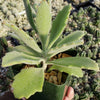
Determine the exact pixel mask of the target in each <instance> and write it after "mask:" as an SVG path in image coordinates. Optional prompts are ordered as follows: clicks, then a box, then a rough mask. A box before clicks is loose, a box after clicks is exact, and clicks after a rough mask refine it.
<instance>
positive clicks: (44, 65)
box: [43, 61, 47, 71]
mask: <svg viewBox="0 0 100 100" xmlns="http://www.w3.org/2000/svg"><path fill="white" fill-rule="evenodd" d="M46 68H47V64H46V63H45V61H43V69H44V71H45V70H46Z"/></svg>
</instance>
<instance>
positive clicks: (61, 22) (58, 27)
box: [48, 5, 71, 48]
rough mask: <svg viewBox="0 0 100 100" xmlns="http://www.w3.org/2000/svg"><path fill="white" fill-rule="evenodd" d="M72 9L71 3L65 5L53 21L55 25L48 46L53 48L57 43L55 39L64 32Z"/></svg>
mask: <svg viewBox="0 0 100 100" xmlns="http://www.w3.org/2000/svg"><path fill="white" fill-rule="evenodd" d="M70 10H71V5H68V6H65V7H64V8H63V9H62V10H61V11H60V12H59V13H58V15H57V16H56V19H55V20H54V21H53V25H52V28H51V32H50V37H49V46H48V48H51V47H52V45H53V44H54V43H55V41H56V40H57V39H58V38H59V36H60V35H61V33H62V32H63V30H64V28H65V26H66V23H67V20H68V17H69V14H70Z"/></svg>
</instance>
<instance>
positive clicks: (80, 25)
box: [66, 6, 100, 59]
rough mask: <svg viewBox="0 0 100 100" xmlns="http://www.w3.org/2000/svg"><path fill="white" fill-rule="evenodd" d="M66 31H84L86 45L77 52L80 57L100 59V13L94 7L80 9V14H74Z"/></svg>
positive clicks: (78, 48) (77, 49)
mask: <svg viewBox="0 0 100 100" xmlns="http://www.w3.org/2000/svg"><path fill="white" fill-rule="evenodd" d="M68 23H69V24H68V25H69V26H68V28H66V31H69V33H70V32H71V31H72V30H77V29H78V30H84V31H86V32H87V34H86V35H85V36H84V41H85V42H84V45H82V46H80V47H77V48H76V49H75V50H76V51H77V52H78V54H77V55H78V56H85V57H90V58H93V59H97V58H98V57H99V53H100V51H99V47H100V46H99V43H100V11H98V10H97V9H96V8H94V7H91V6H90V7H87V8H85V9H83V8H80V9H79V11H78V12H74V13H73V14H72V15H71V17H70V21H69V22H68Z"/></svg>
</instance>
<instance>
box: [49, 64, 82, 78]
mask: <svg viewBox="0 0 100 100" xmlns="http://www.w3.org/2000/svg"><path fill="white" fill-rule="evenodd" d="M51 70H59V71H60V72H65V73H68V74H69V75H73V76H76V77H83V72H82V70H81V68H78V67H68V66H55V65H54V66H51V67H50V69H49V70H48V71H51Z"/></svg>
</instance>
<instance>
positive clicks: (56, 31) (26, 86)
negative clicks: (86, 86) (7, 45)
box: [2, 0, 99, 99]
mask: <svg viewBox="0 0 100 100" xmlns="http://www.w3.org/2000/svg"><path fill="white" fill-rule="evenodd" d="M24 4H25V7H26V13H27V17H28V20H29V23H30V25H31V26H32V28H33V29H34V30H35V31H36V33H37V34H38V36H39V39H40V40H41V44H42V48H40V46H39V45H38V44H37V43H36V41H35V40H34V38H32V37H30V36H29V35H28V34H27V33H25V32H24V31H23V30H21V29H19V28H18V27H16V26H15V25H12V24H10V23H9V24H8V23H7V24H6V25H7V26H8V27H10V28H11V29H12V30H13V32H14V34H15V36H16V37H17V38H18V39H19V41H21V45H19V46H16V47H14V48H13V50H12V51H11V52H8V53H7V54H6V55H5V56H4V57H3V60H2V66H3V67H8V66H12V65H15V64H22V63H24V64H28V65H38V64H40V63H41V62H42V66H41V67H37V68H36V67H29V68H26V69H22V70H21V72H20V73H18V74H17V75H16V76H15V77H14V82H13V83H12V87H13V89H14V90H13V92H14V95H15V97H16V98H19V99H20V98H23V97H25V98H29V97H30V96H31V95H33V94H35V93H36V92H41V91H42V87H43V83H44V73H45V71H46V69H47V65H51V67H50V68H49V69H48V71H51V70H58V71H60V72H65V73H68V74H69V75H74V76H77V77H82V76H83V73H82V69H90V70H96V71H98V70H99V68H98V65H97V64H96V63H95V61H93V60H91V59H89V58H86V57H67V58H60V59H57V60H53V61H50V58H51V57H53V56H54V55H56V54H58V53H60V52H64V51H66V50H68V49H71V48H73V47H76V46H78V45H82V44H83V40H81V38H82V37H83V36H84V35H85V34H84V32H83V31H75V32H72V33H71V34H69V35H68V36H66V37H65V38H63V39H60V36H61V34H62V32H63V30H64V28H65V26H66V23H67V20H68V17H69V14H70V10H71V5H68V6H65V7H64V8H63V9H62V10H61V11H60V12H59V13H58V15H57V16H56V18H55V20H54V21H53V22H52V17H51V11H50V5H49V4H48V2H47V1H45V0H43V1H42V2H41V4H40V6H39V7H38V9H37V14H36V18H35V20H33V18H32V17H33V16H32V11H31V7H30V4H29V0H24Z"/></svg>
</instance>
